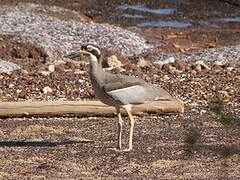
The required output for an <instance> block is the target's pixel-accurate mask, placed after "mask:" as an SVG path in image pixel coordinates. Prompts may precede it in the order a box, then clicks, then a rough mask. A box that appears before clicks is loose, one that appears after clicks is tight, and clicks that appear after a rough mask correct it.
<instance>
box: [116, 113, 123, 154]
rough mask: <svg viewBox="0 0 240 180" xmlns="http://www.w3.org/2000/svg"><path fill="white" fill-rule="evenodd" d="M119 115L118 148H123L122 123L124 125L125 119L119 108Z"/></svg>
mask: <svg viewBox="0 0 240 180" xmlns="http://www.w3.org/2000/svg"><path fill="white" fill-rule="evenodd" d="M117 115H118V149H119V150H122V125H123V120H122V116H121V113H120V109H118V110H117Z"/></svg>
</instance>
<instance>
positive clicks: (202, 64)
mask: <svg viewBox="0 0 240 180" xmlns="http://www.w3.org/2000/svg"><path fill="white" fill-rule="evenodd" d="M195 64H196V66H197V65H201V66H202V67H203V68H205V69H210V68H209V67H208V65H207V64H206V63H205V62H204V61H197V62H195Z"/></svg>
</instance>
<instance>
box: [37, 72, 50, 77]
mask: <svg viewBox="0 0 240 180" xmlns="http://www.w3.org/2000/svg"><path fill="white" fill-rule="evenodd" d="M38 73H39V74H40V75H42V76H49V75H50V72H49V71H39V72H38Z"/></svg>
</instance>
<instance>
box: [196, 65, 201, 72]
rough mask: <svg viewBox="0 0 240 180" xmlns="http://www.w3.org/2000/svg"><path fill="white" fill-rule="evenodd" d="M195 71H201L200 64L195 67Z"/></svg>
mask: <svg viewBox="0 0 240 180" xmlns="http://www.w3.org/2000/svg"><path fill="white" fill-rule="evenodd" d="M195 70H196V71H197V72H201V71H202V66H201V64H197V65H196V66H195Z"/></svg>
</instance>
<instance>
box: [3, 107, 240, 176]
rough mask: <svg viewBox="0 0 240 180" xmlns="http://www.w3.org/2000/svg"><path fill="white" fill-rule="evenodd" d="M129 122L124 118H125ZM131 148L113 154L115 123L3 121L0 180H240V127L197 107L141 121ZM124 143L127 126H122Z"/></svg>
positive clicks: (55, 119) (86, 119)
mask: <svg viewBox="0 0 240 180" xmlns="http://www.w3.org/2000/svg"><path fill="white" fill-rule="evenodd" d="M125 120H126V119H125ZM136 120H137V121H136V126H135V134H134V150H133V151H132V152H122V153H119V152H115V151H112V150H111V149H109V148H111V147H115V146H116V138H117V133H116V132H117V123H116V121H117V119H116V117H112V116H108V117H104V116H98V117H84V116H79V117H71V116H70V117H28V118H7V119H4V120H3V119H2V120H1V121H0V127H1V129H0V133H1V142H0V153H1V156H0V159H1V164H2V165H1V170H0V177H1V178H2V179H239V178H240V164H239V161H240V156H239V150H240V148H239V143H240V141H239V135H240V134H239V132H240V131H239V130H240V129H239V126H227V127H226V126H224V125H222V124H221V123H220V122H219V121H217V120H216V117H215V116H214V115H212V114H211V113H206V114H203V115H199V113H198V112H197V111H196V110H195V111H194V108H192V109H187V110H186V113H184V114H181V115H169V116H167V115H163V116H159V115H152V116H147V117H136ZM125 125H126V126H125V128H126V129H125V130H124V132H125V134H124V136H123V137H124V145H125V146H126V144H127V142H126V141H127V137H128V130H127V129H128V128H129V126H128V123H127V121H125Z"/></svg>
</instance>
